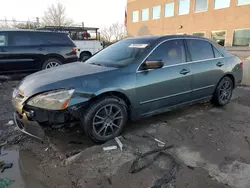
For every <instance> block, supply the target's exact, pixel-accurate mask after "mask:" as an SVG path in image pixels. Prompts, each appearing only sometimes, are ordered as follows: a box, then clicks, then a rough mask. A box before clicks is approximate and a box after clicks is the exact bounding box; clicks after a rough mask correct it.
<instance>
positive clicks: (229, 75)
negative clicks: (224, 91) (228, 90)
mask: <svg viewBox="0 0 250 188" xmlns="http://www.w3.org/2000/svg"><path fill="white" fill-rule="evenodd" d="M226 76H227V77H229V78H230V79H231V80H232V82H233V88H235V78H234V76H233V75H232V74H226V75H224V76H223V78H224V77H226Z"/></svg>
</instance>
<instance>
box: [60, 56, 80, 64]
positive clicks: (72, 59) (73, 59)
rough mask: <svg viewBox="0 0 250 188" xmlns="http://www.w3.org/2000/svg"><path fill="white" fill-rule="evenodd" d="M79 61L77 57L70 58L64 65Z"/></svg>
mask: <svg viewBox="0 0 250 188" xmlns="http://www.w3.org/2000/svg"><path fill="white" fill-rule="evenodd" d="M78 60H79V59H78V57H77V55H76V56H75V57H70V58H67V59H65V61H64V63H73V62H77V61H78Z"/></svg>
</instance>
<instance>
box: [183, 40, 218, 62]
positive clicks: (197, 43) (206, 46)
mask: <svg viewBox="0 0 250 188" xmlns="http://www.w3.org/2000/svg"><path fill="white" fill-rule="evenodd" d="M186 41H187V45H188V49H189V52H190V54H191V58H192V60H193V61H199V60H203V59H204V60H205V59H211V58H214V52H213V49H212V45H211V44H210V43H209V42H207V41H204V40H190V39H187V40H186Z"/></svg>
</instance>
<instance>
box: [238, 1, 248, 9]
mask: <svg viewBox="0 0 250 188" xmlns="http://www.w3.org/2000/svg"><path fill="white" fill-rule="evenodd" d="M238 2H239V0H236V6H238V7H240V6H247V5H250V3H249V4H244V5H239V4H238Z"/></svg>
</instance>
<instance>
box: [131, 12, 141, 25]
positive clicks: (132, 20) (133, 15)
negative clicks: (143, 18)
mask: <svg viewBox="0 0 250 188" xmlns="http://www.w3.org/2000/svg"><path fill="white" fill-rule="evenodd" d="M134 12H137V13H138V19H137V21H134ZM139 12H140V11H139V10H135V11H133V12H132V23H137V22H139V21H140V13H139Z"/></svg>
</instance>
